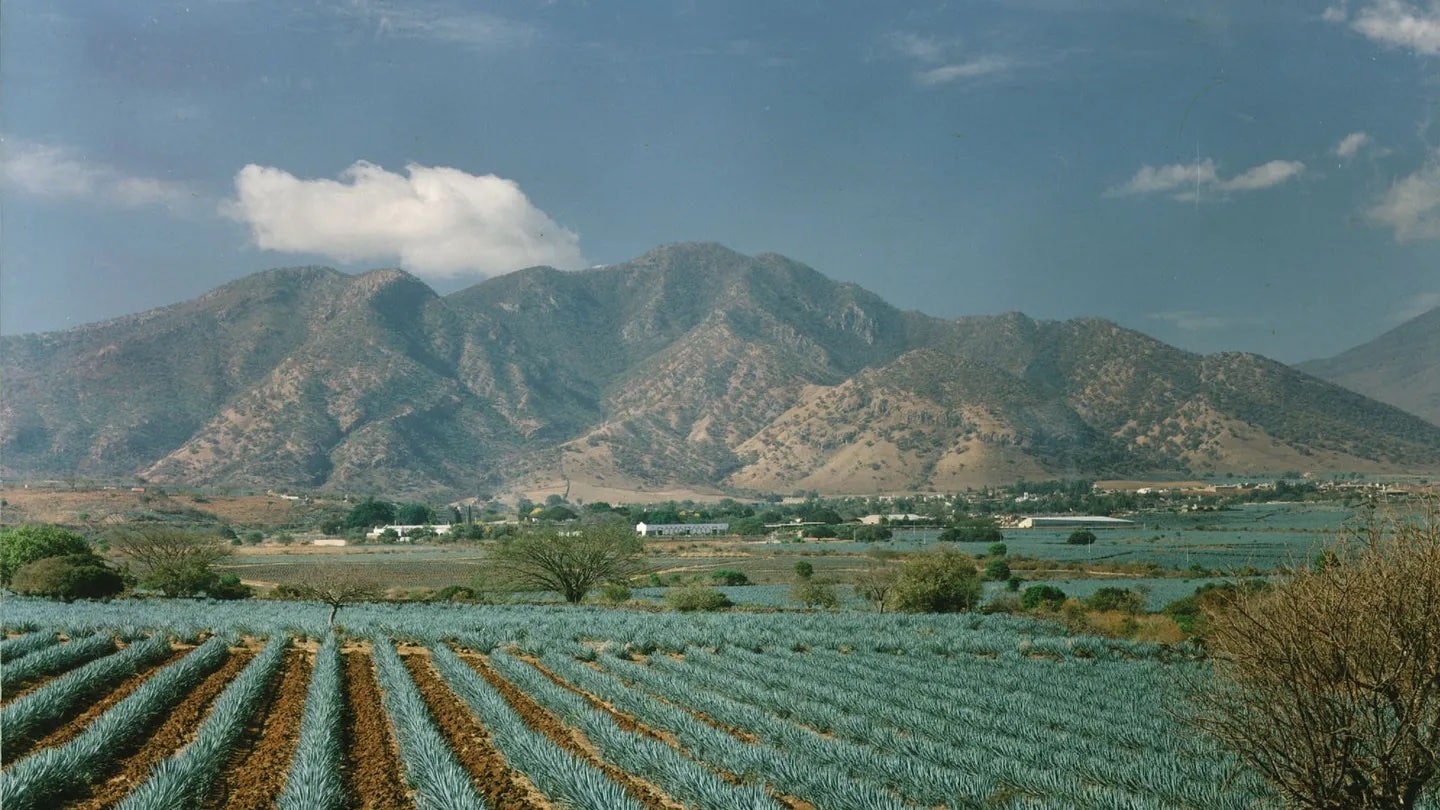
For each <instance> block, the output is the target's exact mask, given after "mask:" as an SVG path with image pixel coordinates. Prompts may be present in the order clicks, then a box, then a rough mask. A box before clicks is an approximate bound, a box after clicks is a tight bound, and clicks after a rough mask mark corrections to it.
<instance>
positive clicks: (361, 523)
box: [345, 498, 395, 529]
mask: <svg viewBox="0 0 1440 810" xmlns="http://www.w3.org/2000/svg"><path fill="white" fill-rule="evenodd" d="M394 522H395V505H394V504H390V503H385V502H384V501H377V500H375V499H374V498H366V499H365V500H363V501H361V502H360V503H357V504H355V506H354V507H352V508H351V509H350V513H349V514H347V515H346V516H345V528H347V529H373V528H375V527H376V526H384V525H386V524H389V523H394Z"/></svg>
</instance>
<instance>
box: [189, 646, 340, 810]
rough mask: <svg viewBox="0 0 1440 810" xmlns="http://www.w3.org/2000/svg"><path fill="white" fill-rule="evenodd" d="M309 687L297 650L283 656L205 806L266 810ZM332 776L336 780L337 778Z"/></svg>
mask: <svg viewBox="0 0 1440 810" xmlns="http://www.w3.org/2000/svg"><path fill="white" fill-rule="evenodd" d="M309 681H310V661H309V658H308V656H307V655H306V653H305V652H304V651H303V650H293V649H292V650H289V651H287V652H286V653H285V656H284V660H283V661H282V663H281V665H280V674H279V675H278V676H277V680H276V686H275V688H274V689H271V690H269V692H268V694H267V695H266V696H265V698H264V699H263V701H262V703H261V705H260V706H259V707H258V708H257V709H256V710H255V713H254V715H253V716H252V717H251V720H250V723H249V725H248V726H247V728H246V730H245V735H244V737H243V738H242V740H241V743H240V744H239V745H238V746H237V748H236V750H235V753H234V754H232V755H231V757H230V762H229V763H228V764H227V765H226V766H225V767H224V768H223V769H222V770H221V772H220V778H219V779H217V780H216V782H215V786H214V787H213V788H212V789H211V792H210V797H209V799H207V800H206V802H205V804H206V806H208V807H212V808H225V810H268V808H270V807H273V806H274V805H275V799H276V797H277V796H278V795H279V793H280V789H281V787H282V786H283V785H284V782H285V771H286V769H287V767H288V766H289V765H290V763H291V761H292V760H293V759H294V754H295V750H296V743H297V740H298V738H299V735H300V719H301V715H302V713H303V708H304V705H305V687H306V685H307V684H308V683H309ZM337 776H338V774H337Z"/></svg>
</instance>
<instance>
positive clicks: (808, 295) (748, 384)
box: [0, 243, 1440, 495]
mask: <svg viewBox="0 0 1440 810" xmlns="http://www.w3.org/2000/svg"><path fill="white" fill-rule="evenodd" d="M0 376H3V379H4V380H5V383H6V385H5V397H4V402H0V472H3V473H4V474H5V475H7V476H10V477H12V478H14V477H44V476H48V477H75V476H87V477H109V478H124V477H127V476H134V475H139V476H142V477H144V478H146V479H147V480H152V481H157V482H175V483H186V484H191V485H201V486H232V487H245V488H268V487H272V486H298V487H308V488H315V489H331V490H335V489H341V490H361V491H374V492H397V493H400V492H406V493H436V494H439V493H444V494H446V495H467V494H468V495H473V494H475V493H477V492H487V493H494V492H497V491H502V490H506V489H521V490H526V491H537V490H543V489H546V488H551V489H556V488H560V487H562V486H568V485H570V484H577V485H580V486H581V487H582V488H584V487H588V488H589V489H590V490H595V491H600V490H605V491H616V492H624V491H636V490H640V489H644V490H648V491H655V490H665V489H673V488H676V487H681V488H688V489H690V490H695V491H713V492H722V491H725V492H744V491H749V492H757V491H766V492H770V491H793V490H796V489H805V490H811V489H814V490H819V491H822V492H841V491H844V492H861V491H899V490H904V489H927V490H934V489H941V490H943V489H947V488H960V487H963V486H975V485H981V484H986V483H1000V482H1006V481H1010V480H1014V479H1015V478H1016V477H1020V476H1023V477H1029V478H1034V477H1042V476H1060V475H1096V474H1102V473H1103V474H1143V473H1147V472H1148V473H1157V472H1191V471H1193V472H1254V471H1260V470H1273V471H1280V470H1282V469H1285V470H1288V469H1312V468H1313V469H1319V470H1345V471H1381V470H1421V471H1428V470H1432V469H1440V427H1437V426H1435V425H1430V424H1427V423H1425V422H1424V421H1423V420H1419V419H1417V418H1415V417H1413V416H1410V415H1408V414H1405V413H1403V412H1401V411H1399V410H1398V409H1396V408H1394V407H1391V406H1387V405H1383V404H1380V403H1376V402H1373V401H1371V400H1368V399H1365V398H1364V397H1361V396H1358V395H1356V394H1353V393H1351V392H1349V391H1346V390H1344V389H1341V388H1338V387H1336V386H1334V385H1330V384H1328V383H1325V382H1322V381H1320V380H1318V379H1315V378H1313V377H1309V376H1307V375H1305V374H1302V373H1300V372H1298V371H1295V370H1294V369H1291V368H1289V367H1287V366H1284V365H1282V364H1279V363H1276V362H1275V361H1271V360H1267V359H1264V358H1260V357H1259V356H1257V355H1248V354H1222V355H1209V356H1201V355H1196V354H1193V353H1190V352H1186V351H1183V350H1181V349H1178V348H1175V347H1173V346H1168V345H1166V344H1164V343H1161V342H1160V341H1157V340H1155V339H1153V338H1150V337H1148V336H1146V335H1143V334H1141V333H1139V332H1135V331H1133V330H1128V329H1125V328H1123V327H1120V326H1119V325H1117V324H1114V323H1111V322H1109V321H1105V320H1102V319H1094V318H1090V319H1074V320H1070V321H1036V320H1032V319H1031V318H1029V317H1027V316H1025V315H1024V314H1022V313H1005V314H1002V315H993V316H975V317H970V318H960V319H954V320H946V319H940V318H933V317H931V316H927V315H924V314H922V313H918V312H913V311H901V310H899V309H897V308H895V307H893V306H891V305H890V304H888V303H887V302H885V301H884V300H883V299H881V298H879V297H878V296H876V295H875V294H873V293H871V292H869V291H868V290H865V289H864V288H862V287H860V286H858V285H855V284H842V283H839V282H835V281H832V280H830V279H828V278H826V277H825V276H824V275H822V274H821V273H820V272H818V271H816V270H814V269H813V268H810V267H808V266H806V265H803V264H801V263H799V262H795V261H793V260H791V259H788V258H785V257H783V256H780V255H778V254H768V253H767V254H760V255H758V256H754V257H751V256H745V255H743V254H740V253H737V252H735V251H732V250H730V249H728V248H725V247H723V246H721V245H716V244H713V243H681V244H676V245H665V246H661V247H659V248H656V249H654V250H652V251H649V252H647V253H646V254H643V255H642V256H640V257H637V258H636V259H634V260H632V261H629V262H623V263H620V264H616V265H610V266H608V267H603V268H594V269H591V270H584V271H574V272H563V271H559V270H555V269H553V268H545V267H536V268H527V269H524V270H519V271H516V272H514V273H510V274H506V275H504V276H498V277H495V278H491V279H486V280H484V281H481V282H479V283H477V284H474V285H471V286H470V287H467V288H465V289H462V290H459V291H456V292H452V293H449V294H447V295H443V296H442V295H438V294H436V293H435V292H434V291H433V290H431V289H430V288H429V287H428V286H426V285H425V284H424V283H423V282H421V281H420V280H419V279H416V278H415V277H414V276H411V275H410V274H408V273H405V272H404V271H401V270H393V269H392V270H376V271H370V272H367V273H363V274H359V275H347V274H344V273H339V272H338V271H335V270H331V269H329V268H318V267H300V268H279V269H275V270H269V271H264V272H261V273H257V274H254V275H252V276H248V277H246V278H243V279H239V280H237V281H234V282H231V283H229V284H226V285H223V286H221V287H219V288H217V289H215V290H212V291H211V292H209V293H206V294H205V295H202V296H200V297H198V298H195V299H192V300H190V301H185V302H180V303H177V304H173V305H170V306H168V307H162V308H159V309H155V310H150V311H147V312H144V313H137V314H135V315H130V316H124V317H122V318H117V319H112V320H110V321H106V322H102V323H100V324H90V325H86V326H81V327H76V328H74V329H70V330H66V331H64V332H52V333H44V334H40V335H23V336H14V337H5V338H0ZM1337 414H1338V415H1337ZM867 442H868V444H867Z"/></svg>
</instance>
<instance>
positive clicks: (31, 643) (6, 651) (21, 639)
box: [0, 630, 60, 664]
mask: <svg viewBox="0 0 1440 810" xmlns="http://www.w3.org/2000/svg"><path fill="white" fill-rule="evenodd" d="M59 641H60V637H59V636H58V635H56V634H55V633H54V632H53V631H50V630H36V631H35V632H33V633H26V634H25V635H23V636H17V637H16V638H7V639H5V640H4V641H0V664H8V663H10V662H11V661H14V660H15V659H17V658H23V657H25V656H27V655H29V654H30V653H32V652H35V651H36V650H40V649H44V648H45V647H49V646H50V645H52V644H55V643H57V642H59Z"/></svg>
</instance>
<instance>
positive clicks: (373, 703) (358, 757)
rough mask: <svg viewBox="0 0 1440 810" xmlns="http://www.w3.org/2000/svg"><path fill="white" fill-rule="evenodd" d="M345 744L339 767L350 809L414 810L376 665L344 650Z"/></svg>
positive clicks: (368, 658)
mask: <svg viewBox="0 0 1440 810" xmlns="http://www.w3.org/2000/svg"><path fill="white" fill-rule="evenodd" d="M344 746H345V748H344V750H345V759H344V761H343V762H342V763H341V764H340V771H341V774H342V775H343V776H344V778H345V792H346V794H347V795H349V796H350V810H413V808H414V807H415V802H414V801H413V800H411V798H410V791H409V789H408V788H406V786H405V782H404V779H403V778H402V777H401V772H400V756H399V752H398V750H397V749H396V746H395V739H394V737H393V736H392V735H391V733H390V723H389V721H387V720H386V719H385V705H384V703H382V702H381V700H380V687H379V685H378V684H377V683H376V681H375V667H374V664H372V663H371V661H370V656H369V655H368V654H366V653H364V652H358V651H351V652H346V653H345V721H344Z"/></svg>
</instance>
